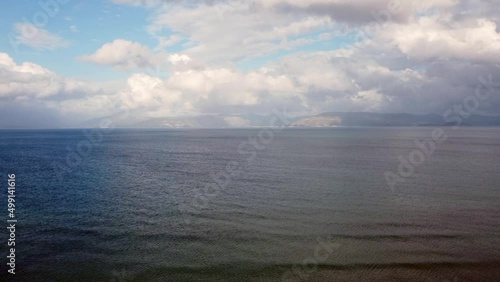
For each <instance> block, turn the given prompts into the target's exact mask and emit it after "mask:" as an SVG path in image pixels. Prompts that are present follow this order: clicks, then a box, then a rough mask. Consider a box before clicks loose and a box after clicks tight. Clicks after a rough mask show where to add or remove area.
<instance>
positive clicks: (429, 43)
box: [382, 16, 500, 63]
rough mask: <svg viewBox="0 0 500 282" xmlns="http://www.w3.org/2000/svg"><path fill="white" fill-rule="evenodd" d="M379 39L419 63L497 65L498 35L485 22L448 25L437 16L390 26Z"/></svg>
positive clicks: (499, 52) (499, 45)
mask: <svg viewBox="0 0 500 282" xmlns="http://www.w3.org/2000/svg"><path fill="white" fill-rule="evenodd" d="M382 36H383V38H382V40H387V41H392V42H394V44H395V45H396V46H397V47H398V48H399V49H400V50H401V52H403V53H404V54H406V55H408V56H410V57H412V58H415V59H419V60H436V59H446V58H451V59H463V60H471V61H482V62H496V63H499V62H500V56H499V55H498V54H500V33H499V32H497V25H496V23H495V22H493V21H491V20H488V19H477V20H475V21H473V22H455V23H454V24H450V22H449V21H446V20H444V19H443V18H441V17H438V16H434V17H425V18H421V19H419V20H418V21H416V22H415V23H412V24H409V25H404V26H400V25H398V26H392V27H391V28H388V29H386V30H384V31H383V35H382Z"/></svg>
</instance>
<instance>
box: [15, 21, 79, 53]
mask: <svg viewBox="0 0 500 282" xmlns="http://www.w3.org/2000/svg"><path fill="white" fill-rule="evenodd" d="M14 31H15V35H14V36H12V37H13V38H11V42H10V43H11V44H12V45H14V46H18V45H26V46H29V47H32V48H35V49H45V50H55V49H58V48H63V47H68V46H69V41H67V40H65V39H63V38H62V37H60V36H58V35H56V34H52V33H50V32H49V31H48V30H46V29H43V28H41V27H37V26H36V25H34V24H31V23H27V22H24V23H16V24H15V25H14Z"/></svg>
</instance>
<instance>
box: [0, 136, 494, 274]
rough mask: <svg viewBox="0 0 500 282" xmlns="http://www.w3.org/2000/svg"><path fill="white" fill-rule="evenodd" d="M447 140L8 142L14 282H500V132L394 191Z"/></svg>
mask: <svg viewBox="0 0 500 282" xmlns="http://www.w3.org/2000/svg"><path fill="white" fill-rule="evenodd" d="M432 130H433V129H432V128H427V127H415V128H334V129H288V130H284V131H281V132H274V134H273V138H272V139H270V137H269V135H265V134H262V131H260V130H258V129H255V130H248V129H245V130H243V129H241V130H237V129H234V130H215V129H214V130H113V131H111V130H106V131H104V132H100V133H95V132H94V133H95V134H94V135H91V136H90V138H89V137H87V136H86V135H85V134H84V132H82V130H40V131H0V158H1V159H2V163H0V165H1V168H2V177H1V180H0V181H1V183H2V187H4V188H5V189H2V190H4V191H5V190H6V185H7V176H6V173H15V174H16V179H17V185H18V188H17V207H16V208H17V209H16V214H17V216H18V220H19V221H18V223H17V237H16V240H17V242H18V244H17V246H16V250H17V251H16V252H17V260H16V262H17V264H16V270H17V271H18V274H16V276H15V279H13V277H10V276H7V275H6V273H7V272H6V271H7V266H6V264H5V263H6V259H5V257H6V255H7V252H6V249H5V248H2V249H1V250H2V253H1V257H3V258H4V259H3V262H2V264H1V265H2V267H1V271H2V277H7V278H8V279H9V280H8V281H499V280H500V244H499V243H500V236H499V235H500V214H499V211H500V205H499V199H500V190H499V188H500V185H499V184H500V174H499V172H500V129H496V128H461V129H459V130H456V131H454V130H452V129H445V130H446V132H447V135H448V140H447V141H446V142H444V143H442V144H436V150H435V152H434V153H433V154H432V155H430V156H426V159H425V161H424V162H423V163H422V164H420V165H418V166H416V167H415V171H414V173H413V174H412V175H410V176H409V177H405V178H404V181H402V182H400V183H398V184H397V185H396V186H395V187H394V189H391V188H390V187H389V185H388V184H387V182H386V179H385V177H384V173H386V172H387V171H391V172H394V173H397V169H398V165H399V164H400V161H399V160H398V158H399V157H400V156H403V157H406V158H408V156H409V155H410V153H411V152H412V151H414V150H415V148H416V146H415V143H414V141H415V140H424V139H426V138H430V136H431V132H432ZM259 132H261V135H260V136H264V137H267V138H268V139H259V137H258V136H259ZM87 133H88V132H87ZM87 135H88V134H87ZM252 136H257V138H256V139H252ZM249 138H250V139H249ZM251 140H256V141H251ZM87 141H88V143H87ZM91 141H93V142H91ZM88 144H91V146H90V147H88V146H87V147H86V146H85V145H88ZM242 144H243V145H242ZM77 148H79V149H81V150H80V153H82V154H80V153H78V152H77V151H76V150H77ZM70 152H73V153H74V152H77V154H78V156H80V157H81V159H80V160H76V161H73V162H71V161H70V162H69V163H71V164H72V166H69V165H68V162H67V157H68V154H69V153H70ZM72 156H73V157H74V155H72ZM61 167H63V168H61ZM231 172H234V173H231ZM224 175H225V176H224ZM228 175H229V177H227V176H228ZM214 184H216V185H215V186H214ZM2 202H3V203H5V209H6V193H3V194H2ZM5 214H6V212H5ZM5 218H6V215H5ZM7 236H8V233H7V232H2V233H1V234H0V242H7ZM1 244H2V245H6V243H5V244H4V243H1ZM4 262H5V263H4ZM304 263H305V264H307V267H303V266H302V264H304Z"/></svg>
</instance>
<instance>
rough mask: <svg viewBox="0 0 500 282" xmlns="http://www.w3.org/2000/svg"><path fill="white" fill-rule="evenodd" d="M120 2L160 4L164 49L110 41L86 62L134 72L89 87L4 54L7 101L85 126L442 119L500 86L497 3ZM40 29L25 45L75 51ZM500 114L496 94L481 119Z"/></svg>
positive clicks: (1, 80) (150, 30)
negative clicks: (284, 113) (486, 84)
mask: <svg viewBox="0 0 500 282" xmlns="http://www.w3.org/2000/svg"><path fill="white" fill-rule="evenodd" d="M114 2H115V3H116V4H119V5H131V6H133V7H136V9H149V11H150V12H151V16H150V23H149V25H148V26H147V27H144V32H145V33H146V32H147V34H148V36H150V37H151V38H152V39H153V40H156V42H157V45H156V46H148V45H146V44H145V43H141V42H137V41H132V40H128V39H125V38H110V40H109V41H107V43H104V44H103V45H102V46H100V47H99V48H98V49H96V50H89V52H87V54H82V55H81V56H79V57H78V58H76V59H77V60H80V61H84V62H85V63H91V64H97V65H106V66H111V67H113V68H114V69H116V70H118V71H120V72H125V73H128V74H129V77H128V79H126V81H123V82H121V83H115V84H113V86H110V85H103V84H102V83H101V84H98V83H94V82H88V81H87V82H83V81H78V80H75V79H70V78H65V77H64V75H61V74H59V75H56V74H55V73H53V72H51V71H50V70H48V69H46V68H44V67H42V66H39V65H36V64H33V63H29V62H25V63H22V62H18V63H16V62H14V61H13V60H12V58H11V57H10V56H9V55H8V54H4V53H2V54H0V99H2V100H4V101H5V100H8V99H10V100H15V101H16V102H19V103H21V102H22V103H27V104H29V103H31V102H33V103H34V101H37V103H39V104H40V105H43V107H46V108H49V109H52V110H53V111H54V112H56V113H58V114H62V115H69V114H70V113H76V115H79V116H81V118H82V119H83V118H84V117H85V118H91V117H97V116H99V115H107V114H111V113H113V112H115V111H118V110H120V109H132V110H134V111H135V112H137V113H140V115H142V116H144V117H159V116H176V115H196V114H207V113H214V114H215V113H231V114H234V113H269V112H271V111H272V110H273V109H274V108H283V106H288V108H289V109H290V111H291V112H292V113H294V114H297V115H299V114H314V113H320V112H327V111H375V112H409V113H442V112H443V111H444V110H446V109H448V108H450V107H451V106H453V105H454V104H455V103H460V102H461V101H463V99H464V98H465V97H467V96H469V95H472V94H474V91H475V89H476V87H477V85H478V84H479V83H480V81H479V77H492V79H493V81H499V82H500V61H499V60H500V59H499V58H500V57H499V56H498V54H500V27H499V23H500V21H499V16H498V15H499V13H497V12H499V8H498V5H496V4H495V2H494V1H490V0H436V1H430V0H422V1H395V0H391V1H389V0H370V1H352V0H351V1H347V0H311V1H305V0H254V1H222V0H220V1H219V0H212V1H201V0H200V1H192V2H191V4H189V5H187V4H185V2H182V1H161V0H114ZM194 19H196V20H194ZM16 28H19V30H20V28H21V27H16ZM19 34H21V33H19ZM38 34H39V35H38V36H39V39H37V40H34V41H29V42H28V41H26V42H24V43H23V44H25V45H30V46H32V47H34V48H41V49H55V48H60V47H64V46H67V44H68V43H67V41H65V40H64V39H62V38H58V37H56V36H54V35H52V34H50V33H48V31H44V30H39V32H38ZM20 38H21V37H20ZM20 40H21V39H20ZM173 47H175V48H173ZM172 50H175V51H172ZM159 70H160V71H159ZM30 101H31V102H30ZM499 108H500V100H499V97H498V95H496V96H493V97H492V98H490V99H489V100H488V101H486V102H485V103H484V104H483V105H481V108H480V112H483V113H488V114H500V112H499Z"/></svg>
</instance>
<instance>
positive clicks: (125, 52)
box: [80, 39, 167, 70]
mask: <svg viewBox="0 0 500 282" xmlns="http://www.w3.org/2000/svg"><path fill="white" fill-rule="evenodd" d="M80 59H81V60H83V61H87V62H92V63H95V64H100V65H110V66H113V67H115V68H117V69H120V70H132V69H137V68H156V67H158V65H159V64H160V63H161V62H164V61H166V59H167V56H166V55H165V54H161V53H155V52H153V51H152V50H151V49H150V48H149V47H147V46H145V45H142V44H141V43H138V42H132V41H128V40H123V39H116V40H114V41H113V42H109V43H106V44H104V45H103V46H102V47H101V48H99V49H98V50H97V51H95V52H94V54H91V55H87V56H82V57H80Z"/></svg>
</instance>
